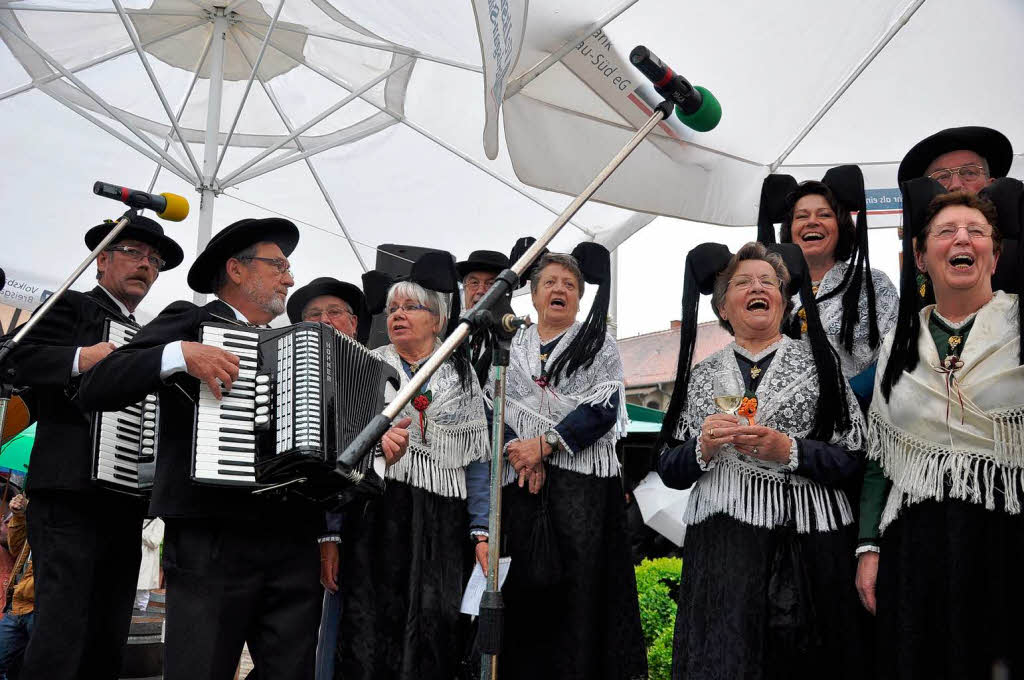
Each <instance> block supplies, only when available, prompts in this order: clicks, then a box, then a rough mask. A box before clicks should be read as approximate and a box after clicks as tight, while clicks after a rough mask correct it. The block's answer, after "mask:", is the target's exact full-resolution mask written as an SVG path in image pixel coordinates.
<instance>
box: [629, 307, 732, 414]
mask: <svg viewBox="0 0 1024 680" xmlns="http://www.w3.org/2000/svg"><path fill="white" fill-rule="evenodd" d="M680 323H681V322H679V321H673V322H672V325H671V326H670V327H669V329H668V330H664V331H657V332H654V333H646V334H644V335H637V336H634V337H632V338H623V339H620V340H619V341H618V343H619V353H620V354H621V355H622V368H623V371H624V373H625V377H626V403H627V404H637V405H639V406H644V407H647V408H653V409H658V410H659V411H664V410H665V409H667V408H668V401H669V399H671V398H672V388H673V386H674V385H675V380H676V365H677V364H678V362H679V332H680V331H679V329H680ZM730 342H732V335H730V334H729V332H728V331H727V330H725V329H724V328H722V327H721V326H719V325H718V321H717V320H716V321H707V322H705V323H702V324H698V325H697V343H696V345H695V347H694V349H693V362H694V363H697V362H698V361H700V360H702V359H704V358H705V357H707V356H708V355H710V354H713V353H715V352H717V351H718V350H720V349H722V348H723V347H725V346H726V345H728V344H729V343H730Z"/></svg>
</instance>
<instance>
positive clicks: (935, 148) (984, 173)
mask: <svg viewBox="0 0 1024 680" xmlns="http://www.w3.org/2000/svg"><path fill="white" fill-rule="evenodd" d="M1012 163H1013V147H1012V145H1011V144H1010V140H1009V139H1007V138H1006V135H1004V134H1003V133H1001V132H999V131H998V130H993V129H992V128H987V127H979V126H967V127H956V128H948V129H946V130H941V131H939V132H936V133H935V134H934V135H931V136H930V137H926V138H924V139H922V140H921V141H920V142H918V143H917V144H915V145H914V146H913V148H911V149H910V151H908V152H907V155H906V156H904V157H903V160H902V161H901V162H900V167H899V170H898V172H897V177H898V179H899V183H900V184H903V182H906V181H907V180H910V179H914V178H917V177H931V178H932V179H934V180H935V181H936V182H938V183H939V184H941V185H942V186H943V187H945V188H946V190H947V191H967V192H970V193H972V194H977V193H978V192H979V191H981V190H982V189H984V188H985V187H986V186H988V185H989V184H991V183H992V182H993V181H994V180H996V179H999V178H1000V177H1006V175H1007V173H1009V171H1010V165H1011V164H1012ZM900 238H902V233H901V234H900ZM1017 247H1018V246H1017V239H1015V238H1005V239H1003V252H1002V256H1001V257H1000V258H999V265H998V266H997V267H996V273H995V274H994V275H993V276H992V282H993V285H994V286H995V287H996V288H999V289H1006V290H1012V289H1013V286H1012V285H1008V282H1013V281H1015V280H1018V278H1019V274H1018V273H1016V272H1012V271H1011V270H1012V268H1013V266H1014V263H1015V262H1016V261H1017V257H1016V253H1017ZM918 284H919V285H918V288H919V290H923V291H924V293H923V295H922V296H921V298H922V302H923V303H925V304H927V303H929V302H931V301H932V294H931V282H930V281H928V280H927V278H926V277H925V276H923V275H921V276H919V277H918Z"/></svg>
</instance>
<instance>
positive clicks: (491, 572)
mask: <svg viewBox="0 0 1024 680" xmlns="http://www.w3.org/2000/svg"><path fill="white" fill-rule="evenodd" d="M673 110H674V106H673V104H672V103H670V102H668V101H662V102H661V103H660V104H658V106H656V107H655V109H654V112H653V113H652V114H651V117H650V118H648V119H647V122H645V123H644V124H643V126H641V127H640V129H639V130H637V131H636V133H635V134H634V135H633V137H632V138H631V139H630V140H629V141H628V142H627V143H626V145H625V146H624V147H622V149H621V150H620V151H619V152H618V153H617V154H616V155H615V157H614V158H612V159H611V160H610V161H609V162H608V165H606V166H605V167H604V169H602V170H601V172H599V173H598V174H597V176H596V177H594V179H593V180H591V182H590V184H588V185H587V187H586V189H584V190H583V192H582V193H581V194H580V195H579V196H577V197H576V198H575V199H573V201H572V202H571V203H570V204H569V205H568V206H566V208H565V210H563V211H562V212H561V214H559V215H558V217H556V218H555V221H554V222H552V223H551V226H549V227H548V228H547V230H546V231H545V232H544V233H543V234H541V236H540V238H538V239H537V241H536V242H535V243H534V244H533V245H532V246H530V248H529V249H528V250H527V251H526V252H525V253H523V255H522V257H520V258H519V259H518V260H517V261H516V262H515V263H514V264H513V265H512V267H511V268H509V269H506V270H505V271H503V272H501V273H500V274H498V277H497V279H495V281H494V283H493V284H492V285H491V287H490V289H489V290H488V291H487V293H485V294H484V296H483V297H482V298H481V299H480V300H479V302H477V303H476V304H475V305H473V307H472V309H470V310H469V311H468V312H466V313H465V314H464V315H463V316H462V319H461V320H460V323H459V325H458V327H456V329H455V330H454V331H452V333H451V335H449V336H448V337H447V338H446V339H445V341H444V342H443V343H441V346H440V347H438V348H437V350H436V351H435V352H434V353H433V354H432V355H431V356H430V358H429V359H427V361H426V362H425V363H424V364H423V365H422V366H420V368H419V370H418V371H416V373H415V374H413V376H412V378H410V380H409V382H408V383H406V385H405V387H403V388H402V389H401V390H400V391H399V392H398V394H397V395H396V396H395V398H394V400H392V402H391V403H390V404H388V405H387V406H386V407H385V408H384V411H383V412H382V413H380V414H379V415H377V416H375V417H374V418H373V420H371V421H370V422H369V423H368V424H367V425H366V427H364V428H363V429H362V431H361V432H360V433H359V434H358V435H356V437H355V438H354V439H353V440H352V442H351V443H350V444H349V445H348V446H347V447H346V448H345V450H344V451H342V453H341V455H340V456H338V464H337V467H336V469H335V473H336V474H338V475H341V476H342V477H343V478H345V479H346V480H348V481H349V482H351V483H353V484H358V483H359V482H360V481H361V479H362V477H363V475H362V473H360V472H359V470H358V466H359V463H360V461H361V460H362V459H363V457H364V456H365V455H366V454H367V452H368V451H369V450H370V448H371V447H372V446H373V445H374V444H375V443H376V442H377V441H379V440H380V438H381V437H382V436H384V433H385V432H386V431H387V429H388V428H389V427H390V426H391V421H392V420H394V418H395V417H396V416H397V415H398V414H399V413H400V412H401V411H402V409H403V408H404V407H405V405H406V404H408V403H409V402H410V401H412V399H413V398H414V397H415V396H416V395H417V394H419V391H420V388H422V387H423V385H425V384H426V382H427V380H429V379H430V376H431V375H433V374H434V372H435V371H437V369H438V368H440V367H441V364H443V363H444V362H445V361H446V360H447V359H448V357H450V356H451V355H452V353H454V352H455V350H456V349H457V348H458V346H459V345H460V344H462V343H463V342H465V341H466V340H467V339H468V338H469V336H470V335H471V334H472V333H474V332H480V331H482V330H483V329H484V328H486V327H491V328H494V329H495V330H498V329H497V328H496V327H497V326H499V325H500V324H501V319H500V318H499V315H498V314H496V313H495V311H494V310H498V309H500V308H501V303H502V300H504V299H507V298H508V296H509V295H511V293H512V291H513V290H515V289H516V288H518V287H519V280H520V276H521V275H522V273H523V272H524V271H526V269H527V268H528V267H529V266H530V265H531V264H533V262H534V261H535V260H536V259H537V258H538V257H540V255H541V253H542V252H543V251H544V249H545V248H546V247H547V245H548V244H549V243H551V241H552V239H554V238H555V236H557V235H558V232H559V231H561V230H562V227H564V226H565V225H566V224H567V223H568V222H569V220H570V219H572V217H573V215H575V214H576V213H577V212H578V211H579V209H580V208H581V207H583V204H584V203H586V202H587V201H588V200H589V199H590V197H591V196H593V195H594V192H596V191H597V190H598V189H599V188H601V185H602V184H604V183H605V181H606V180H607V179H608V177H610V176H611V174H612V173H613V172H615V170H616V169H617V168H618V167H619V166H620V165H622V163H623V161H625V160H626V158H628V157H629V155H630V154H631V153H632V152H633V150H634V149H636V147H637V146H639V145H640V142H642V141H643V140H644V139H646V137H647V136H648V135H649V134H650V133H651V131H653V130H654V128H655V127H657V125H658V124H659V123H661V122H662V121H663V120H665V119H666V118H668V117H669V116H670V115H672V112H673ZM512 333H514V330H513V331H512ZM509 337H510V338H511V334H510V336H509ZM497 344H498V345H499V348H498V349H497V350H495V364H496V365H495V372H494V380H495V388H496V389H495V395H494V396H495V399H494V425H493V430H492V432H493V436H492V441H491V500H490V517H489V521H488V524H489V533H490V541H491V543H490V546H489V550H488V551H487V552H488V558H487V562H488V565H487V590H486V591H485V592H484V596H483V599H482V600H481V603H480V629H479V630H480V637H479V639H480V642H481V651H482V652H484V654H483V663H482V668H481V678H482V679H483V680H496V679H497V674H498V653H499V652H500V649H501V637H502V636H501V629H502V625H503V603H502V601H501V593H500V592H499V591H498V564H499V562H498V560H499V557H500V554H501V550H500V547H501V546H500V545H499V543H500V538H501V535H500V533H501V480H502V467H503V465H502V463H503V456H502V449H503V447H504V432H505V429H504V427H505V423H504V396H505V370H506V368H507V365H508V345H509V343H508V341H505V346H504V349H503V350H502V349H501V348H500V344H501V341H500V340H498V341H497ZM502 351H503V352H504V354H502ZM502 361H503V362H504V363H499V362H502Z"/></svg>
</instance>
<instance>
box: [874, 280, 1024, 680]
mask: <svg viewBox="0 0 1024 680" xmlns="http://www.w3.org/2000/svg"><path fill="white" fill-rule="evenodd" d="M1017 304H1018V300H1017V296H1016V295H1010V294H1006V293H1003V292H996V294H995V296H994V297H993V299H992V300H991V301H990V302H988V303H987V304H986V305H985V306H983V307H982V308H981V309H980V310H979V311H978V312H977V314H975V315H973V316H971V317H968V318H967V319H965V320H964V321H962V322H961V323H952V322H949V321H947V320H945V319H942V318H941V317H940V316H939V314H938V313H937V311H936V310H935V307H934V305H929V306H927V307H925V308H924V309H923V310H921V312H920V319H921V331H920V335H919V338H918V343H917V347H918V356H919V357H920V358H919V361H918V365H917V368H916V369H915V370H914V371H912V372H904V373H903V374H902V375H901V377H900V380H899V382H897V383H896V384H895V385H894V386H893V388H892V392H891V394H890V397H889V400H888V401H886V400H885V399H884V397H883V396H882V394H881V387H880V384H878V385H876V387H875V395H874V399H873V401H872V405H871V414H870V419H869V441H870V446H869V449H868V453H869V455H870V456H871V457H872V458H874V459H876V460H878V461H879V462H880V463H881V466H882V469H883V471H884V473H885V476H886V478H887V479H889V480H891V482H892V487H891V490H890V491H889V493H888V498H887V499H885V497H884V496H883V495H882V494H880V493H873V494H870V495H868V489H867V488H865V499H864V506H865V507H868V508H874V511H873V512H872V513H870V514H871V516H872V517H874V518H876V526H877V527H878V528H879V529H880V531H881V543H880V554H879V562H878V569H879V570H878V583H877V605H878V607H877V612H878V627H879V640H878V655H879V673H880V677H884V678H929V679H931V678H986V679H987V678H991V677H999V676H998V675H997V676H993V675H992V672H993V664H995V663H1003V664H1006V666H1007V667H1008V668H1009V671H1010V673H1011V675H1010V676H1006V677H1018V676H1019V675H1021V674H1024V648H1022V646H1021V632H1022V631H1024V626H1022V625H1021V623H1020V618H1021V612H1024V579H1022V578H1021V569H1022V567H1024V515H1022V513H1021V509H1022V501H1024V367H1021V366H1020V365H1018V357H1019V354H1018V353H1019V348H1020V334H1019V332H1018V331H1017V329H1016V328H1015V324H1014V320H1015V319H1016V313H1017V312H1016V308H1015V305H1017ZM891 346H892V338H888V339H887V340H886V343H885V345H884V347H883V351H882V354H881V356H880V358H879V368H880V369H883V368H884V366H885V364H886V363H887V362H888V360H889V354H890V349H891ZM882 372H883V371H882V370H879V372H878V374H879V375H880V376H881V375H882ZM883 501H884V508H883Z"/></svg>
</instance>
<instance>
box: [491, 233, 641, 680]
mask: <svg viewBox="0 0 1024 680" xmlns="http://www.w3.org/2000/svg"><path fill="white" fill-rule="evenodd" d="M609 274H610V267H609V257H608V251H607V250H605V249H604V248H603V247H602V246H599V245H597V244H594V243H584V244H581V245H580V246H578V247H577V248H576V249H575V250H574V251H573V255H572V256H569V255H564V254H556V253H548V254H545V255H543V256H542V257H541V258H540V260H539V262H538V264H537V267H536V268H535V269H534V270H533V274H532V277H531V279H530V291H531V294H532V296H533V306H534V308H535V309H536V310H537V318H538V322H537V324H536V325H535V326H531V327H529V328H526V329H524V330H522V331H520V332H519V333H518V334H517V335H516V337H515V338H514V339H513V341H512V348H511V361H510V365H509V369H508V377H507V386H506V402H505V411H506V417H507V425H508V427H507V428H506V438H507V439H508V440H509V443H508V445H507V451H508V460H509V463H510V467H509V468H508V470H507V475H506V477H505V483H506V486H505V487H504V492H503V504H504V522H505V527H506V534H507V536H508V548H509V554H510V555H511V558H512V563H511V566H510V568H509V577H508V582H507V583H506V584H505V588H504V593H505V607H506V610H505V611H506V614H505V616H506V619H505V623H506V628H505V643H504V647H503V651H502V655H501V662H500V665H499V668H500V669H501V671H500V673H501V676H502V677H504V678H510V679H511V678H519V679H528V680H540V679H546V678H551V679H552V680H554V679H558V680H573V679H578V680H601V679H607V680H631V679H633V678H646V677H647V662H646V657H645V653H644V641H643V635H642V632H641V628H640V612H639V607H638V604H637V594H636V580H635V577H634V574H633V567H632V564H631V562H630V556H629V550H628V547H627V543H626V534H625V503H624V500H623V493H622V487H621V482H620V480H619V463H618V460H617V458H616V456H615V442H616V440H617V439H618V438H619V436H620V434H621V433H622V432H623V429H624V425H625V422H626V419H625V399H624V397H623V382H622V362H621V360H620V358H619V351H618V348H617V347H616V345H615V340H614V339H613V338H612V337H611V336H610V335H609V334H608V333H607V332H606V330H605V329H606V314H607V309H608V283H609V281H608V277H609ZM585 284H597V285H598V286H599V289H598V293H597V295H596V297H595V300H594V303H593V305H592V306H591V309H590V313H589V315H588V316H587V319H586V321H584V322H583V323H580V322H579V321H577V320H576V315H577V313H578V312H579V303H580V297H581V296H582V295H583V289H584V285H585Z"/></svg>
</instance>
